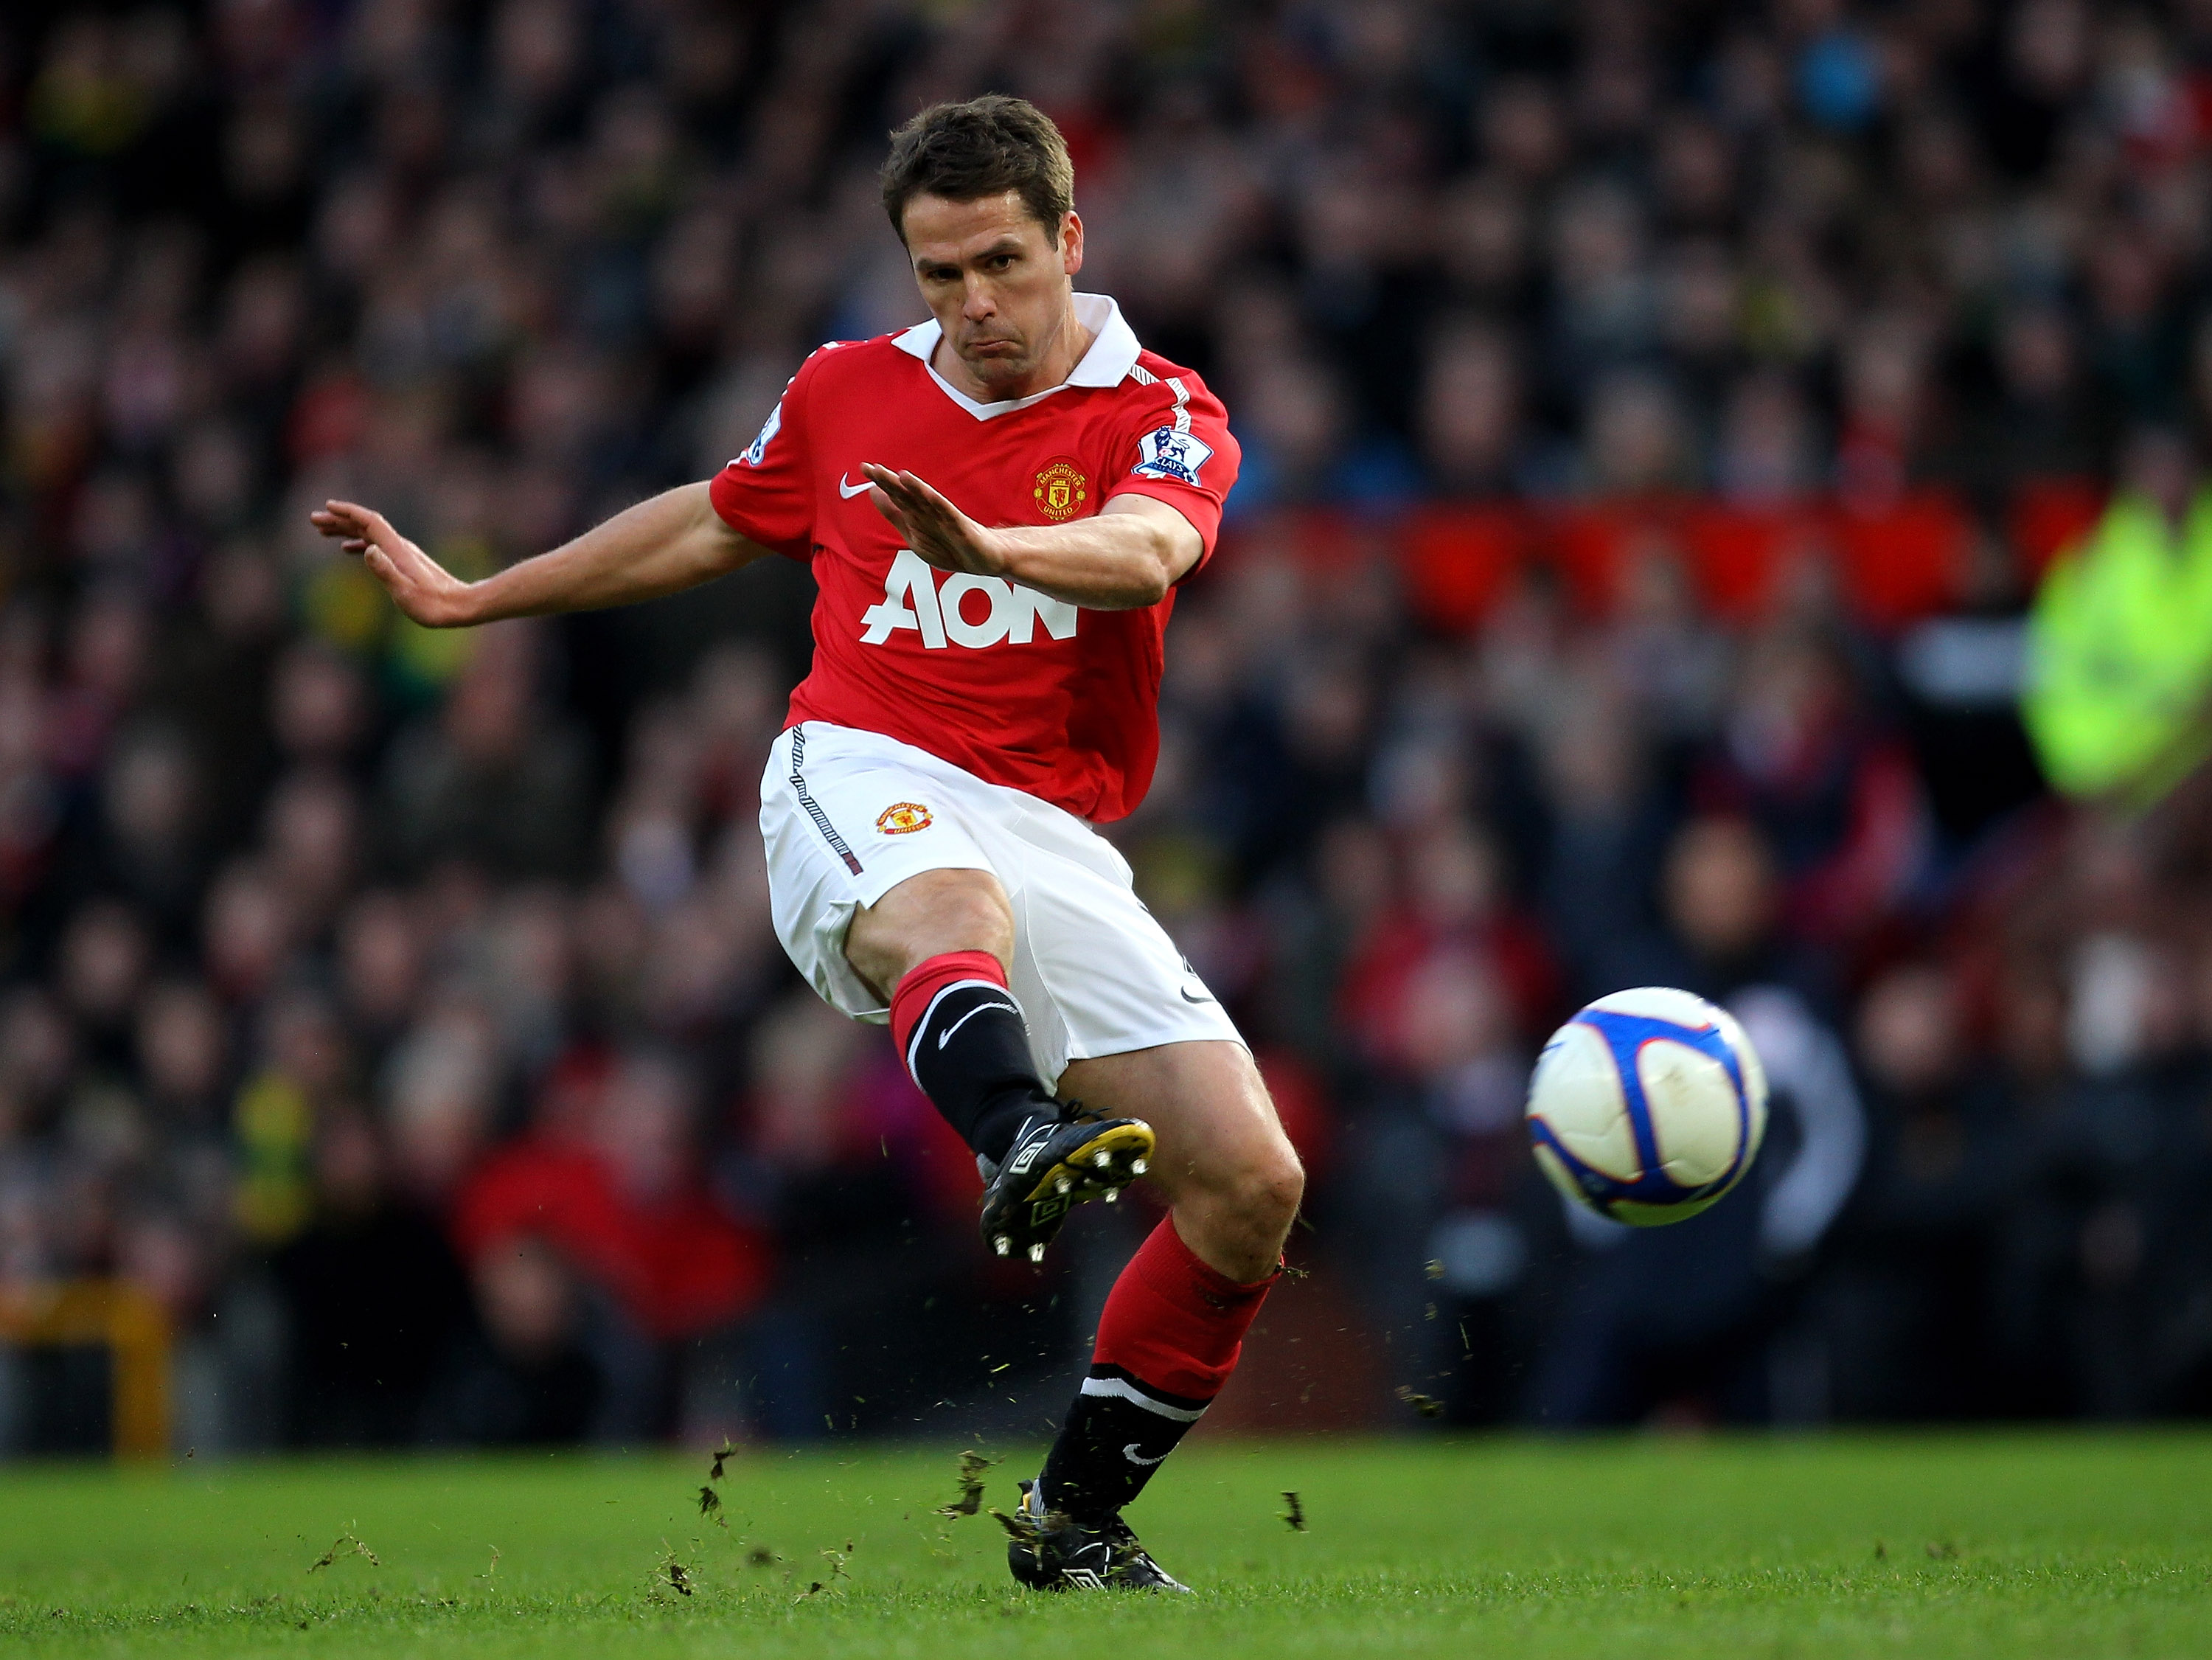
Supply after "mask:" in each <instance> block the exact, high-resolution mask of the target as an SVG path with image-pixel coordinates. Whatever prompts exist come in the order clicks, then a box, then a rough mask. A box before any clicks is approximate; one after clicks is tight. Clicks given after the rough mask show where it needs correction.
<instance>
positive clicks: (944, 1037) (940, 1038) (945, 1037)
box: [937, 1003, 1021, 1049]
mask: <svg viewBox="0 0 2212 1660" xmlns="http://www.w3.org/2000/svg"><path fill="white" fill-rule="evenodd" d="M985 1009H1004V1010H1006V1012H1007V1013H1009V1014H1019V1013H1020V1012H1021V1011H1020V1010H1019V1009H1018V1008H1016V1007H1015V1006H1013V1005H1012V1003H978V1004H976V1005H975V1007H974V1008H972V1009H970V1010H969V1011H968V1012H967V1013H965V1014H963V1015H962V1016H961V1017H960V1018H958V1019H957V1020H955V1021H954V1022H953V1023H952V1024H951V1025H949V1026H947V1027H946V1028H945V1030H944V1031H941V1032H939V1033H938V1035H937V1047H938V1048H939V1049H943V1048H944V1047H945V1045H946V1044H947V1043H951V1041H952V1034H953V1033H954V1032H956V1031H959V1030H960V1028H961V1027H963V1026H964V1025H967V1024H968V1023H969V1021H970V1020H973V1019H974V1018H975V1017H976V1016H977V1015H979V1014H981V1013H982V1012H983V1011H984V1010H985Z"/></svg>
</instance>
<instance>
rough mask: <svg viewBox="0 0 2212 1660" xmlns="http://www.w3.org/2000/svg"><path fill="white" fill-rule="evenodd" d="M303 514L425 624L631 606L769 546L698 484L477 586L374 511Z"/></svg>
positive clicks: (346, 506) (326, 507)
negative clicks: (726, 515) (735, 525)
mask: <svg viewBox="0 0 2212 1660" xmlns="http://www.w3.org/2000/svg"><path fill="white" fill-rule="evenodd" d="M308 517H309V518H310V519H311V520H313V523H314V526H315V528H316V529H317V530H319V531H320V532H322V533H323V534H324V535H325V536H328V537H333V538H337V540H338V541H339V542H340V543H341V544H342V545H343V547H344V549H345V550H346V551H347V552H348V553H354V554H359V555H360V556H361V557H362V562H363V563H365V564H366V565H368V569H369V570H370V571H371V572H372V573H373V574H374V575H375V577H376V579H377V580H378V581H380V582H382V583H383V584H384V586H385V587H386V589H387V590H388V591H389V592H390V593H391V595H392V601H393V603H394V604H396V605H398V607H399V609H400V610H401V611H404V612H405V613H406V614H407V615H408V616H409V617H412V618H413V619H414V620H415V621H416V622H417V623H421V624H422V626H423V627H425V628H432V629H456V628H469V627H471V626H473V625H474V624H476V623H496V622H498V621H500V620H501V619H502V618H504V617H544V616H546V615H549V614H550V613H551V612H554V611H595V610H598V609H599V608H601V607H603V606H607V605H635V604H636V603H637V602H638V601H640V600H641V599H660V598H661V597H662V596H663V595H665V594H671V593H681V592H682V591H683V590H684V589H685V588H690V587H697V586H698V585H699V584H700V583H702V582H711V581H714V578H716V577H717V576H722V575H726V574H728V573H729V572H731V571H733V570H736V569H738V568H739V567H741V566H744V565H749V564H750V563H751V562H753V561H754V560H756V559H758V558H760V557H761V556H763V555H764V554H766V553H767V552H768V551H769V550H768V549H766V548H764V547H763V546H761V544H759V543H757V542H755V541H753V540H752V539H750V538H748V537H745V536H743V535H740V534H739V533H738V532H737V531H735V530H733V529H732V528H731V527H730V526H729V524H728V523H727V522H726V521H725V520H723V518H722V516H721V515H720V514H718V513H716V512H715V511H714V503H713V502H711V501H710V500H709V499H708V493H707V486H706V485H705V484H684V485H679V486H678V488H677V489H672V490H667V491H665V492H663V493H662V494H660V495H659V496H653V497H650V498H649V499H647V500H646V501H643V502H639V503H638V504H637V505H636V506H635V507H634V508H624V509H623V511H622V512H620V513H618V514H616V515H615V516H614V517H613V518H611V519H610V520H607V521H606V522H605V524H603V525H599V526H595V527H593V528H592V529H591V530H587V531H586V532H584V533H583V534H582V535H581V536H580V537H578V538H576V539H575V540H574V541H573V542H568V543H564V544H562V546H560V547H557V548H556V549H554V550H552V551H551V552H550V553H541V554H539V555H538V556H537V557H536V558H534V559H525V560H523V561H521V562H520V563H518V564H513V565H509V566H508V567H507V569H505V570H503V571H500V572H498V573H496V574H495V575H490V576H487V577H484V578H483V580H481V581H475V582H465V581H462V580H461V579H460V578H459V577H458V576H456V575H453V573H452V572H451V571H449V570H447V569H446V568H445V567H444V566H442V565H441V564H440V563H439V562H437V561H436V560H435V559H433V558H431V557H430V556H429V555H428V554H427V553H425V552H423V551H422V549H421V548H419V547H417V546H416V544H414V543H412V542H410V541H409V540H408V539H407V538H405V537H404V536H402V535H400V534H399V532H398V531H396V530H394V529H392V522H391V520H387V519H386V517H385V516H384V515H383V514H380V513H378V512H376V511H375V510H374V508H364V507H359V506H356V504H355V503H353V502H325V503H324V504H323V507H322V509H321V510H320V511H319V512H317V513H313V514H309V515H308Z"/></svg>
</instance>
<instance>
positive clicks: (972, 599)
mask: <svg viewBox="0 0 2212 1660" xmlns="http://www.w3.org/2000/svg"><path fill="white" fill-rule="evenodd" d="M937 576H938V573H937V571H936V569H935V568H934V567H933V566H932V565H931V564H930V563H929V562H927V560H925V559H924V558H923V557H922V556H921V555H920V554H918V553H916V552H915V551H914V550H913V549H911V548H901V549H900V550H899V551H898V557H897V558H896V559H894V560H892V561H891V569H890V575H889V576H888V577H886V578H885V579H884V602H883V604H881V605H871V606H869V607H868V609H867V610H866V611H865V612H863V613H862V614H861V617H860V620H861V621H862V622H863V623H866V624H867V628H866V630H865V631H864V632H863V633H862V634H861V635H860V643H861V644H862V645H864V646H880V645H882V644H883V643H884V641H886V640H888V639H890V637H891V633H892V630H893V629H914V630H915V632H917V633H918V634H920V635H921V643H922V644H923V645H925V646H927V647H928V648H931V649H932V650H935V649H937V648H939V647H942V646H945V645H947V644H951V645H955V646H966V647H969V648H971V649H974V650H981V648H984V647H985V646H995V645H997V644H998V643H999V642H1001V641H1005V640H1011V641H1012V642H1014V643H1015V644H1016V645H1020V646H1025V645H1027V644H1029V642H1030V641H1032V640H1034V639H1036V629H1037V624H1038V623H1043V624H1044V631H1045V633H1046V634H1047V635H1049V636H1050V637H1051V638H1053V639H1054V640H1073V638H1074V637H1075V619H1076V617H1077V615H1078V612H1077V610H1076V608H1075V607H1074V606H1073V605H1070V604H1069V603H1068V602H1067V601H1066V600H1065V599H1048V598H1047V597H1046V596H1045V595H1043V594H1042V593H1038V592H1037V591H1036V589H1035V588H1025V587H1022V586H1021V585H1020V584H1019V583H1018V582H1009V581H1007V580H1006V578H1005V577H1003V576H969V575H953V576H948V577H946V578H945V586H944V587H941V588H940V587H939V586H938V584H937Z"/></svg>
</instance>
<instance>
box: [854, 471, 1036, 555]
mask: <svg viewBox="0 0 2212 1660" xmlns="http://www.w3.org/2000/svg"><path fill="white" fill-rule="evenodd" d="M860 471H861V472H862V473H863V474H864V475H865V476H866V478H867V480H868V482H869V483H872V484H873V485H874V486H875V489H872V490H870V491H869V492H868V500H869V501H871V502H874V503H875V508H876V511H877V512H878V513H880V514H883V516H884V519H886V520H889V521H890V526H891V528H892V529H893V530H896V532H898V533H899V535H900V536H901V537H902V538H904V540H905V542H906V544H907V546H908V547H910V548H912V549H913V550H915V552H916V553H918V554H920V555H921V556H922V558H923V559H925V560H926V561H927V562H929V563H930V564H933V565H934V566H936V567H937V569H939V570H950V571H964V572H966V573H967V574H968V575H970V576H1004V575H1006V569H1007V565H1008V560H1007V556H1006V551H1005V550H1004V548H1003V547H1002V546H1001V538H1000V537H999V536H998V535H997V534H996V533H995V532H992V531H988V530H986V529H985V528H984V527H983V526H981V525H979V524H977V523H976V522H975V520H973V519H970V518H969V516H968V515H967V514H964V513H963V512H961V511H960V509H959V508H956V507H954V506H953V505H952V503H951V502H948V501H946V500H945V498H944V497H943V496H939V494H938V493H937V492H936V491H935V490H933V489H931V488H930V487H929V486H928V485H927V484H925V483H922V481H921V479H919V478H917V477H915V476H914V475H913V474H912V473H910V472H894V471H891V469H890V468H889V467H879V466H878V465H875V463H873V462H872V461H870V462H864V463H862V464H861V467H860Z"/></svg>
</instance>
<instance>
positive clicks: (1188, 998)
mask: <svg viewBox="0 0 2212 1660" xmlns="http://www.w3.org/2000/svg"><path fill="white" fill-rule="evenodd" d="M1176 990H1177V991H1179V992H1181V993H1182V1000H1183V1001H1184V1002H1186V1003H1211V1002H1212V1001H1213V999H1212V998H1211V997H1193V996H1192V995H1191V994H1190V988H1189V987H1188V986H1178V987H1176Z"/></svg>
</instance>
